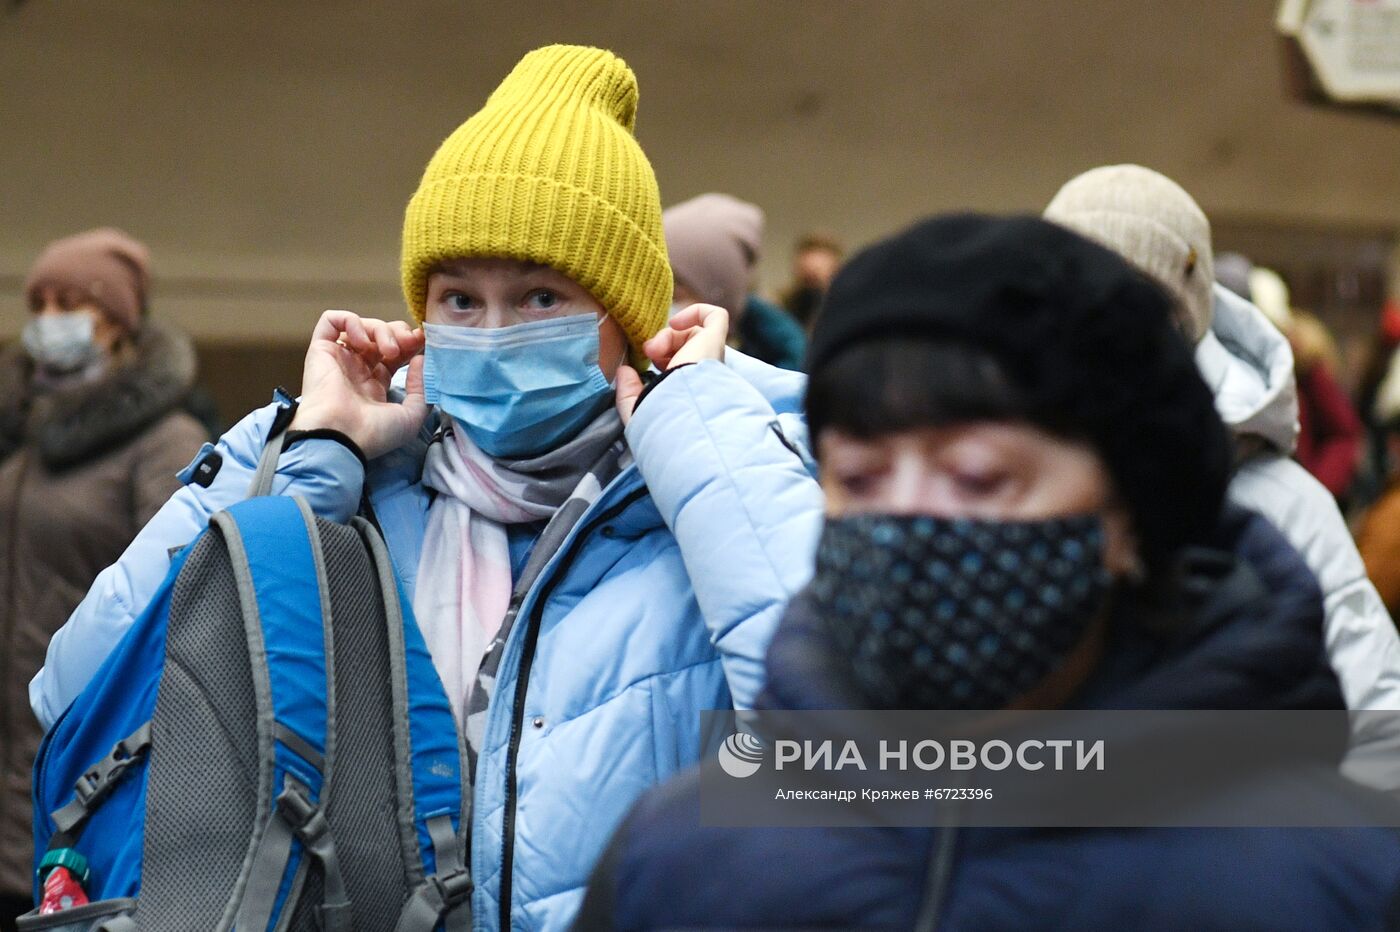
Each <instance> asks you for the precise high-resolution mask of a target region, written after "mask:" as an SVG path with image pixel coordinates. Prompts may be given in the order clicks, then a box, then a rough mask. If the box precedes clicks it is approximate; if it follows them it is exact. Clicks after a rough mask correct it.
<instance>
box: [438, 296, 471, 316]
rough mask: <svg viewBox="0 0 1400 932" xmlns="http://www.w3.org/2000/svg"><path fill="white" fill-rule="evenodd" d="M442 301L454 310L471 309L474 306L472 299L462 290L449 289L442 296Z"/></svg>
mask: <svg viewBox="0 0 1400 932" xmlns="http://www.w3.org/2000/svg"><path fill="white" fill-rule="evenodd" d="M442 303H443V304H445V305H447V306H448V307H450V308H451V309H452V310H454V311H469V310H471V307H472V299H471V298H469V297H467V296H466V295H464V294H462V293H461V292H460V291H449V292H448V293H447V294H445V295H443V296H442Z"/></svg>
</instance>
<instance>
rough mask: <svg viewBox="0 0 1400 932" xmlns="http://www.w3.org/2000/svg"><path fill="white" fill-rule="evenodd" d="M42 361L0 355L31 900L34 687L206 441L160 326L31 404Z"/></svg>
mask: <svg viewBox="0 0 1400 932" xmlns="http://www.w3.org/2000/svg"><path fill="white" fill-rule="evenodd" d="M28 373H29V364H28V362H27V360H26V359H25V358H24V357H23V356H22V355H21V354H20V352H19V351H18V350H17V349H14V348H11V349H10V350H8V351H5V352H0V778H3V780H4V783H3V786H0V893H3V894H12V895H23V896H28V895H29V893H30V890H31V889H32V886H31V882H30V881H31V878H30V868H31V861H30V854H29V850H30V845H31V840H30V839H31V831H32V828H33V824H32V816H31V812H30V801H29V781H30V770H31V769H32V766H33V759H34V752H35V750H36V749H37V748H38V745H39V739H40V738H41V737H42V735H43V730H42V729H41V728H40V726H39V723H38V722H37V721H35V719H34V716H33V713H31V712H30V709H29V680H30V678H31V677H33V676H34V674H35V673H37V672H38V671H39V668H40V667H41V666H43V664H44V652H45V650H46V648H47V647H48V643H49V638H50V637H51V636H52V635H53V633H54V632H55V631H57V630H58V628H59V627H60V626H61V625H62V624H63V623H64V622H65V621H67V620H68V616H69V614H70V613H72V611H73V609H74V608H76V607H77V605H78V603H79V602H80V601H81V600H82V598H83V595H84V594H85V593H86V592H87V590H88V587H89V586H91V585H92V581H93V579H94V578H95V577H96V576H97V574H98V573H99V572H101V571H102V570H103V569H104V568H106V567H107V566H108V565H109V564H111V563H115V562H116V561H117V558H118V557H119V556H121V553H122V551H123V550H125V549H126V546H127V544H129V543H130V542H131V539H132V538H133V537H135V536H136V532H137V531H139V530H140V529H141V526H142V525H144V524H145V523H146V521H147V520H149V519H150V517H151V516H152V515H153V514H155V513H156V511H157V509H159V508H160V506H161V505H163V504H164V503H165V500H166V499H168V498H169V497H170V496H171V494H172V493H174V491H175V490H176V489H177V488H179V482H178V481H177V480H176V478H175V474H176V473H177V472H179V471H180V469H181V467H183V466H185V465H186V464H187V463H188V462H189V461H190V459H191V458H192V457H193V456H194V455H195V453H196V452H197V451H198V450H199V447H200V444H202V443H203V442H204V430H203V428H201V427H200V425H199V424H198V423H197V422H196V421H195V420H194V419H193V418H191V417H190V416H189V415H188V414H185V413H183V412H182V411H181V410H180V405H181V403H182V402H183V401H184V399H185V396H186V395H187V394H188V393H189V390H190V386H191V385H193V383H194V376H195V356H194V349H193V347H192V346H191V345H190V343H189V341H188V340H186V339H185V338H184V337H181V336H178V335H176V334H174V333H172V332H170V331H168V330H164V329H162V328H161V327H159V326H158V325H156V324H153V323H149V322H148V323H147V324H146V326H145V327H144V328H143V329H142V331H141V335H140V336H139V337H138V338H137V341H136V346H135V348H134V356H133V357H132V358H131V360H130V361H129V362H127V363H126V364H124V365H122V366H121V367H120V368H117V369H115V370H113V371H112V372H111V373H110V374H109V375H107V376H106V377H105V378H102V379H101V380H99V381H97V382H94V383H91V384H88V385H84V386H82V387H81V388H77V389H72V390H66V391H63V392H54V393H52V394H46V395H43V396H39V397H34V398H31V397H30V396H29V392H28V381H29V376H28Z"/></svg>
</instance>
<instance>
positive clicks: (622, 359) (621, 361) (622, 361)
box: [596, 311, 627, 391]
mask: <svg viewBox="0 0 1400 932" xmlns="http://www.w3.org/2000/svg"><path fill="white" fill-rule="evenodd" d="M611 319H612V317H611V315H610V314H608V312H607V311H602V312H600V313H599V314H598V361H597V363H596V365H597V366H598V371H599V372H602V371H603V359H602V356H603V322H604V321H606V320H611ZM626 364H627V341H626V340H624V341H623V343H622V352H621V355H619V356H618V359H617V365H615V366H613V374H612V378H610V379H609V378H608V377H607V375H606V374H605V375H604V376H603V378H604V379H605V380H606V381H607V383H608V388H610V389H612V390H613V391H617V370H619V369H621V368H622V367H623V366H625V365H626Z"/></svg>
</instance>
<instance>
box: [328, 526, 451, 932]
mask: <svg viewBox="0 0 1400 932" xmlns="http://www.w3.org/2000/svg"><path fill="white" fill-rule="evenodd" d="M354 525H355V528H356V529H357V530H358V531H359V532H360V535H361V536H362V537H363V538H364V541H365V546H366V549H367V550H368V551H369V554H370V557H371V559H372V560H373V561H374V566H375V571H376V574H377V576H378V577H379V586H380V592H381V593H382V595H383V599H384V617H385V622H386V624H387V626H388V645H389V671H390V678H391V683H390V694H391V696H392V701H393V705H394V708H393V710H392V714H391V716H390V720H391V721H392V722H393V724H394V758H395V777H396V779H395V783H396V786H397V787H398V816H399V831H400V835H401V840H402V842H403V846H404V854H405V860H406V863H407V864H408V868H409V882H410V885H411V891H410V894H409V898H408V901H407V903H405V905H404V908H403V911H402V913H401V914H400V917H399V922H398V925H397V927H396V932H432V930H433V929H435V928H438V927H439V924H440V923H441V925H442V928H443V929H444V930H445V932H459V930H462V932H465V930H467V929H470V928H471V903H470V901H471V895H472V890H473V884H472V880H471V874H470V872H469V871H468V869H467V863H466V826H465V822H464V816H463V813H464V810H465V808H466V807H465V805H464V802H463V796H464V792H463V787H464V784H463V780H462V773H463V765H462V762H463V760H464V759H465V753H464V748H463V746H462V738H461V735H460V733H459V731H458V729H457V723H456V720H455V719H454V718H453V716H452V706H451V705H450V704H449V703H448V700H447V694H446V692H445V691H444V690H443V688H442V683H441V681H440V680H439V679H438V675H437V669H436V668H435V667H434V666H433V660H432V656H431V655H430V654H429V653H428V646H427V643H426V642H425V641H424V640H423V635H422V633H421V632H419V630H418V624H417V622H416V621H415V620H414V618H413V614H412V611H411V610H410V609H409V608H408V603H407V602H406V601H405V600H404V598H403V592H402V590H401V589H400V587H399V584H398V580H397V577H396V576H395V575H394V571H393V566H392V564H391V562H390V559H389V554H388V551H387V549H386V548H385V545H384V540H383V538H381V537H380V536H379V534H378V532H377V531H375V529H374V528H373V526H371V525H370V524H369V523H368V522H367V521H364V520H363V519H359V518H357V519H355V520H354Z"/></svg>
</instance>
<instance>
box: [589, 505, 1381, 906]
mask: <svg viewBox="0 0 1400 932" xmlns="http://www.w3.org/2000/svg"><path fill="white" fill-rule="evenodd" d="M1216 543H1217V544H1218V545H1220V546H1221V548H1222V549H1221V554H1220V562H1219V563H1217V564H1215V565H1214V566H1213V567H1212V568H1211V569H1210V571H1209V572H1202V573H1200V574H1198V576H1197V577H1196V578H1197V582H1198V584H1202V587H1201V592H1200V594H1199V595H1198V596H1197V597H1195V598H1194V599H1192V600H1191V601H1190V602H1189V603H1188V604H1189V606H1190V610H1189V611H1188V612H1187V613H1186V614H1185V615H1184V616H1183V617H1182V618H1181V621H1180V623H1179V624H1178V626H1177V630H1176V631H1175V632H1174V633H1173V634H1172V635H1170V636H1167V635H1162V634H1157V635H1151V634H1147V633H1145V632H1144V631H1143V630H1142V627H1143V626H1141V625H1138V624H1132V623H1131V621H1132V619H1129V618H1125V617H1123V614H1124V611H1126V610H1127V609H1124V610H1122V611H1119V612H1118V613H1117V614H1116V615H1115V618H1114V622H1113V633H1112V634H1111V636H1110V638H1111V640H1110V646H1109V648H1108V651H1107V653H1106V656H1105V659H1104V661H1103V663H1102V664H1101V666H1100V667H1099V668H1098V670H1097V672H1096V673H1095V675H1094V676H1093V678H1092V679H1091V681H1090V682H1089V683H1088V684H1087V685H1086V686H1085V687H1084V688H1083V690H1082V691H1081V692H1080V693H1079V695H1078V696H1077V697H1076V699H1075V701H1074V703H1073V704H1074V705H1076V706H1080V707H1099V708H1157V709H1169V708H1206V709H1212V708H1214V709H1250V708H1305V709H1306V708H1312V709H1315V708H1324V709H1326V708H1341V707H1342V697H1341V694H1340V691H1339V689H1338V686H1337V682H1336V678H1335V677H1334V675H1333V674H1332V671H1331V669H1330V668H1329V666H1328V664H1327V659H1326V655H1325V652H1324V647H1323V641H1322V604H1321V598H1320V594H1319V590H1318V588H1317V585H1316V582H1315V581H1314V579H1313V577H1312V575H1311V574H1310V573H1309V572H1308V571H1307V569H1306V567H1305V566H1304V565H1303V563H1302V562H1301V559H1300V558H1299V557H1298V555H1297V554H1296V553H1295V552H1294V551H1293V550H1292V549H1291V548H1289V546H1288V545H1287V543H1286V542H1285V541H1284V540H1283V538H1282V537H1281V536H1280V535H1279V533H1278V532H1277V531H1276V530H1275V529H1274V528H1273V527H1272V526H1271V525H1269V524H1267V523H1266V522H1265V521H1263V519H1261V518H1258V517H1256V516H1253V515H1248V514H1246V513H1243V512H1236V513H1233V514H1230V515H1227V517H1226V518H1225V520H1224V521H1223V522H1222V526H1221V530H1220V534H1219V538H1218V540H1217V542H1216ZM1228 554H1234V555H1235V556H1234V557H1230V556H1229V555H1228ZM1207 564H1209V561H1207ZM768 665H769V671H768V675H769V678H768V685H767V688H766V691H765V693H764V694H763V696H762V697H761V704H762V705H766V706H767V707H770V708H780V709H815V708H851V707H858V705H859V703H858V700H857V699H856V698H855V696H854V694H853V693H851V692H850V690H849V687H848V686H846V685H845V684H844V683H843V680H842V675H841V665H840V663H839V662H838V661H837V658H836V657H835V656H834V654H833V652H832V648H831V646H830V644H829V642H828V640H827V638H826V637H825V635H824V633H823V630H822V627H821V625H820V624H818V623H817V622H816V620H815V618H813V617H812V615H811V613H810V612H809V611H807V610H805V609H804V607H803V602H802V600H801V598H800V597H799V599H798V601H797V602H796V603H794V605H793V607H792V609H791V610H790V611H789V613H788V615H787V617H786V618H785V620H784V621H783V624H782V626H781V627H780V628H779V632H778V634H777V635H776V636H775V638H774V641H773V643H772V645H771V647H770V650H769V654H768ZM1261 779H1262V776H1261ZM698 788H699V778H698V771H694V770H692V771H690V772H688V773H686V774H683V775H681V776H679V777H677V778H676V779H674V780H672V781H671V782H669V783H667V784H665V785H663V786H661V787H658V788H656V789H655V790H653V791H651V792H650V793H649V794H648V795H646V796H645V797H643V798H642V800H641V801H640V802H639V803H638V805H637V806H636V808H635V809H634V810H633V812H632V814H631V815H630V816H629V817H628V819H627V820H626V822H625V823H624V824H623V825H622V827H621V828H620V829H619V831H618V833H617V835H616V836H615V837H614V839H613V842H612V843H611V845H610V846H609V849H608V851H607V853H606V854H605V856H604V858H603V860H602V861H601V862H600V863H599V866H598V868H597V870H596V871H595V873H594V878H593V882H592V884H591V887H590V890H589V893H588V897H587V900H586V902H585V905H584V909H583V912H582V913H581V914H580V917H579V926H578V927H579V928H590V929H592V928H616V929H628V930H630V929H658V928H667V929H674V928H684V929H697V928H899V929H911V928H937V929H941V930H979V932H980V930H997V929H1076V930H1079V929H1134V930H1150V929H1161V930H1177V929H1193V930H1196V929H1220V930H1227V929H1228V930H1245V929H1261V930H1262V929H1269V930H1273V929H1299V930H1303V929H1307V930H1324V929H1338V930H1341V929H1346V930H1354V929H1383V928H1394V927H1396V926H1394V925H1393V923H1395V922H1396V917H1397V913H1396V911H1395V907H1396V903H1397V900H1396V894H1397V891H1398V890H1400V837H1397V833H1396V832H1395V831H1394V830H1391V829H1381V828H1360V829H1111V830H1109V829H987V828H980V829H974V828H962V829H917V828H904V829H886V828H878V829H877V828H871V829H849V828H847V829H834V828H833V829H773V828H755V829H720V828H702V827H700V825H699V793H698ZM1338 800H1339V802H1338V805H1348V803H1347V802H1345V801H1342V797H1341V796H1340V794H1339V796H1338Z"/></svg>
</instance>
